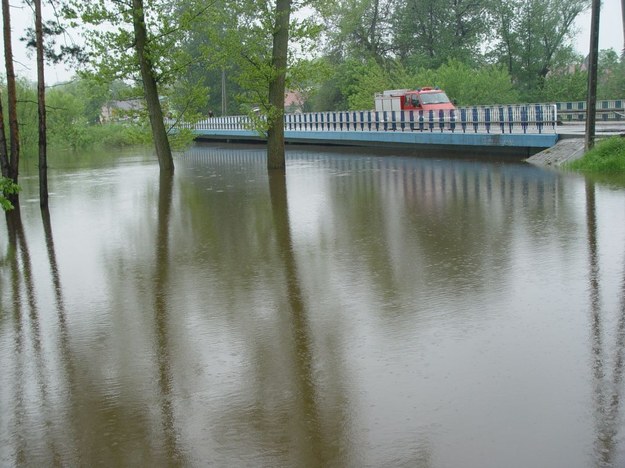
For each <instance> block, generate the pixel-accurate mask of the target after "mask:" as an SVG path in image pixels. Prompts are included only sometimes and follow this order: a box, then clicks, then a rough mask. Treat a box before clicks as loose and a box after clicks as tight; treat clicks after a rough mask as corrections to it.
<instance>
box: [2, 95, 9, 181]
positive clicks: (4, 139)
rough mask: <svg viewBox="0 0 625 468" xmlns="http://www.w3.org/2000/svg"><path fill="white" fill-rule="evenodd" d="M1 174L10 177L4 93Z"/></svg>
mask: <svg viewBox="0 0 625 468" xmlns="http://www.w3.org/2000/svg"><path fill="white" fill-rule="evenodd" d="M0 169H1V170H2V172H0V174H1V175H2V177H9V153H8V150H7V136H6V132H5V130H4V109H2V93H0Z"/></svg>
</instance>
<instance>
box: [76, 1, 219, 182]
mask: <svg viewBox="0 0 625 468" xmlns="http://www.w3.org/2000/svg"><path fill="white" fill-rule="evenodd" d="M71 5H72V9H67V14H68V17H70V18H74V19H78V18H80V19H81V20H82V23H83V24H84V25H85V26H86V29H88V31H87V33H86V36H87V40H88V44H89V46H90V48H91V50H92V60H91V64H90V66H91V67H92V71H94V74H96V75H98V76H100V77H104V78H105V79H107V80H108V81H114V80H115V79H122V80H128V79H132V80H136V81H137V82H141V84H142V87H143V97H144V98H145V101H146V107H147V113H148V117H149V121H150V126H151V129H152V135H153V138H154V146H155V149H156V154H157V157H158V161H159V165H160V168H161V171H172V170H173V168H174V162H173V158H172V153H171V148H170V145H169V140H168V138H167V130H166V128H165V125H164V123H163V108H162V104H161V99H160V98H161V97H162V96H161V93H163V92H164V91H167V89H168V88H170V87H171V86H172V85H173V84H174V83H175V82H176V80H177V79H178V78H179V77H180V76H181V75H183V74H184V70H186V69H187V68H188V67H189V65H190V63H191V60H190V58H189V57H188V54H186V53H185V51H184V49H183V47H182V46H183V45H184V44H185V37H186V35H187V34H188V31H189V29H190V24H191V23H193V22H202V21H206V22H208V20H207V19H206V14H207V12H208V11H209V10H210V8H211V7H212V3H208V4H207V3H206V2H203V1H200V0H178V1H176V2H170V1H166V0H152V1H150V2H144V1H143V0H94V1H90V2H83V1H81V0H71Z"/></svg>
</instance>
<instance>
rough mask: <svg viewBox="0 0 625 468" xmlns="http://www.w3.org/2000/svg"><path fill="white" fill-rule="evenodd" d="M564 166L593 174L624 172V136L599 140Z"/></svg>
mask: <svg viewBox="0 0 625 468" xmlns="http://www.w3.org/2000/svg"><path fill="white" fill-rule="evenodd" d="M565 167H566V168H568V169H572V170H575V171H580V172H587V173H593V174H625V138H622V137H618V136H615V137H611V138H608V139H607V140H602V141H599V142H597V144H596V145H595V147H594V148H593V149H592V150H590V151H589V152H588V153H586V154H585V155H584V157H583V158H581V159H578V160H576V161H572V162H570V163H568V164H566V166H565Z"/></svg>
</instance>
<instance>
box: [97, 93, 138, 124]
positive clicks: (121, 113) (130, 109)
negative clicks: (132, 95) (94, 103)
mask: <svg viewBox="0 0 625 468" xmlns="http://www.w3.org/2000/svg"><path fill="white" fill-rule="evenodd" d="M143 109H145V102H144V101H143V99H126V100H124V101H109V102H107V103H106V104H104V105H103V106H102V109H101V110H100V122H102V123H104V122H113V121H120V120H128V119H130V118H131V116H132V115H133V114H136V113H137V112H140V111H142V110H143Z"/></svg>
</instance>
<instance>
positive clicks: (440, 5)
mask: <svg viewBox="0 0 625 468" xmlns="http://www.w3.org/2000/svg"><path fill="white" fill-rule="evenodd" d="M486 6H487V3H486V2H484V1H475V0H451V1H448V0H409V1H407V2H402V3H400V4H399V5H398V6H397V9H396V10H395V13H394V15H393V22H392V31H393V34H394V37H393V39H392V40H391V42H392V43H393V48H394V50H395V51H396V53H397V56H399V57H401V58H402V60H404V61H408V63H412V64H416V65H419V66H425V67H430V68H436V67H438V66H440V65H442V64H444V63H445V62H447V61H448V60H450V59H454V60H459V61H461V62H463V63H469V64H471V63H475V62H477V61H478V57H479V55H480V46H481V44H482V43H483V42H484V39H486V37H487V34H488V32H489V28H488V27H487V23H486Z"/></svg>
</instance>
